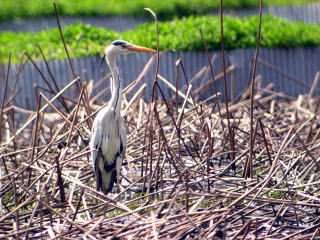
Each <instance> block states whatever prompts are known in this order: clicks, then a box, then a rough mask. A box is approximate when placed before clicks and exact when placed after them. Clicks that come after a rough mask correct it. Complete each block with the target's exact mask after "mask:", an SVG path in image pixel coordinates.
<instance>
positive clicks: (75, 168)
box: [0, 65, 320, 239]
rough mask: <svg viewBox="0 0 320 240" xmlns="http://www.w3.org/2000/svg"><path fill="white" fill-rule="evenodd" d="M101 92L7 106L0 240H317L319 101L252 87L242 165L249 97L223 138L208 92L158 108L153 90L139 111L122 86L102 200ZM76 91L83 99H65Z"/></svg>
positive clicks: (187, 94) (87, 87)
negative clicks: (122, 132) (98, 156)
mask: <svg viewBox="0 0 320 240" xmlns="http://www.w3.org/2000/svg"><path fill="white" fill-rule="evenodd" d="M148 66H149V65H147V67H148ZM207 70H209V67H207ZM258 80H259V79H257V83H259V81H258ZM102 81H104V80H102ZM158 81H165V79H163V78H162V77H159V78H158ZM99 84H101V81H100V82H98V83H97V84H96V85H95V86H93V84H92V82H90V83H85V82H82V81H81V80H80V79H79V78H75V79H74V80H73V81H71V82H70V84H69V85H67V86H66V87H65V88H64V89H61V90H60V91H58V92H56V96H55V97H53V98H52V99H47V98H46V97H45V95H44V94H41V101H40V102H41V107H39V108H38V110H37V111H36V112H27V111H26V110H23V109H20V108H18V107H16V106H14V105H13V104H12V101H11V99H12V98H10V97H8V98H7V99H4V102H5V103H6V104H4V105H3V108H1V110H2V112H3V114H2V118H1V124H2V126H3V127H2V128H1V130H2V131H1V140H2V141H1V150H0V151H1V178H0V179H1V186H0V187H1V188H0V195H1V215H0V238H1V239H4V238H6V239H22V238H26V239H28V238H29V239H47V238H51V239H70V238H84V239H110V238H112V237H113V238H114V239H116V238H118V239H143V238H144V239H165V238H167V239H220V238H222V239H223V238H225V239H244V238H245V239H317V238H319V236H320V233H319V231H318V229H319V227H320V221H319V220H320V219H319V200H320V198H319V194H320V192H319V186H320V179H319V174H318V171H319V167H320V166H319V164H320V163H319V154H320V151H319V147H320V143H319V140H318V139H319V134H320V131H319V128H318V125H319V118H318V117H317V112H319V109H318V106H319V98H312V97H311V96H300V97H299V98H298V99H292V98H290V97H287V96H285V95H284V94H282V93H275V92H272V91H271V88H272V86H268V87H266V88H260V87H259V84H256V94H255V99H254V103H255V109H254V118H253V121H254V125H253V127H254V129H253V130H254V133H253V144H254V145H253V147H254V149H253V155H252V157H250V156H251V151H250V117H249V113H250V110H249V106H250V104H249V102H250V100H249V96H250V91H247V92H245V93H243V94H242V95H241V96H239V98H238V100H237V101H234V102H232V103H231V104H229V111H230V113H229V116H230V119H229V122H230V129H231V134H230V133H229V128H228V119H227V117H226V116H227V115H226V109H225V106H224V105H223V104H222V103H221V101H220V100H219V101H217V99H219V98H217V97H216V96H217V95H213V96H212V97H210V99H206V100H204V101H200V100H197V97H198V94H200V95H201V92H202V91H205V89H192V85H189V87H188V83H186V86H185V88H184V89H185V90H184V91H182V90H181V91H178V90H175V91H172V93H173V98H172V100H170V101H164V99H163V98H162V97H161V92H160V91H159V89H157V87H155V89H157V92H158V97H157V101H154V100H151V101H150V102H146V101H145V100H143V99H142V98H140V95H141V93H142V92H143V91H144V87H145V85H142V87H141V88H140V89H138V90H137V89H135V90H134V89H133V88H132V87H129V88H126V90H125V92H126V93H125V96H124V101H123V111H122V114H123V115H124V116H125V119H126V124H127V131H128V139H129V142H128V151H127V157H126V161H125V163H124V166H123V168H122V175H123V178H122V184H121V185H122V186H121V192H120V193H113V194H110V195H108V196H105V195H103V194H102V193H100V192H97V191H96V190H95V182H94V177H93V169H92V166H91V162H90V159H89V150H88V146H87V145H88V144H87V143H88V139H89V136H90V126H91V123H92V119H93V118H94V116H95V113H96V112H97V110H99V109H100V107H101V106H102V105H103V104H94V103H95V102H96V101H95V98H94V97H93V96H92V94H91V93H92V91H93V89H94V88H95V87H96V88H97V87H99ZM52 86H54V85H53V84H52ZM76 86H77V89H78V90H79V92H80V93H79V99H73V100H72V99H68V97H66V96H65V91H66V90H67V89H68V88H71V87H76ZM168 86H169V85H168ZM203 86H205V85H203ZM171 88H172V89H174V87H172V86H171ZM52 89H54V87H52ZM100 89H101V87H100ZM313 90H316V89H315V88H314V89H313ZM104 92H105V90H103V91H102V92H101V94H104ZM130 93H135V94H134V95H130ZM193 93H198V94H197V95H196V94H193ZM98 95H100V94H98ZM177 95H179V98H178V101H177V100H176V99H177V98H176V96H177ZM58 106H59V107H58ZM62 106H64V107H62ZM22 115H24V116H26V115H27V116H29V117H28V120H26V122H25V124H20V125H19V126H17V120H16V119H17V118H18V116H22ZM230 136H231V138H230ZM230 139H231V141H230ZM230 142H231V144H232V145H233V146H232V147H231V145H230ZM230 149H234V152H231V151H230ZM251 159H252V162H251ZM245 176H248V177H245ZM250 176H252V177H250Z"/></svg>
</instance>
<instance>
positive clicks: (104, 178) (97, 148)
mask: <svg viewBox="0 0 320 240" xmlns="http://www.w3.org/2000/svg"><path fill="white" fill-rule="evenodd" d="M130 52H156V50H153V49H151V48H146V47H141V46H137V45H133V44H130V43H128V42H125V41H122V40H116V41H114V42H112V44H111V45H110V46H108V47H107V48H106V49H105V51H104V59H105V60H106V62H107V64H108V65H109V68H110V71H111V76H112V77H111V78H110V88H111V99H110V100H109V102H108V104H107V105H106V106H105V107H104V108H102V109H101V110H100V111H99V112H98V114H97V116H96V117H95V119H94V122H93V125H92V130H91V139H90V143H89V146H90V150H91V158H92V163H93V168H94V172H95V176H96V183H97V185H96V186H97V190H98V191H99V190H100V191H102V192H103V193H104V194H107V193H109V192H110V191H111V190H112V188H113V185H114V183H115V181H116V180H117V186H118V187H119V179H120V169H121V166H122V160H123V158H124V157H125V153H126V148H127V136H126V127H125V124H124V120H123V118H122V117H121V115H120V109H121V100H122V81H121V78H120V77H119V74H118V71H117V67H116V57H117V56H118V55H119V54H125V53H130Z"/></svg>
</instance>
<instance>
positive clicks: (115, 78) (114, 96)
mask: <svg viewBox="0 0 320 240" xmlns="http://www.w3.org/2000/svg"><path fill="white" fill-rule="evenodd" d="M106 60H107V63H108V64H109V67H110V70H111V75H112V77H111V78H110V88H111V99H110V101H109V104H108V105H109V106H110V107H111V108H113V109H114V111H115V112H118V113H120V109H121V102H122V86H121V85H122V84H121V81H120V77H119V74H118V71H117V67H116V56H115V55H106Z"/></svg>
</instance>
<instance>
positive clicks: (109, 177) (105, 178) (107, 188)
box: [100, 168, 117, 194]
mask: <svg viewBox="0 0 320 240" xmlns="http://www.w3.org/2000/svg"><path fill="white" fill-rule="evenodd" d="M101 180H102V181H101V185H100V189H101V191H102V192H103V193H104V194H107V193H109V192H111V190H112V188H113V185H114V183H115V182H116V181H117V170H116V168H113V169H112V170H110V171H106V170H103V172H102V174H101Z"/></svg>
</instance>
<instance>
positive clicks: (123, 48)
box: [104, 40, 156, 56]
mask: <svg viewBox="0 0 320 240" xmlns="http://www.w3.org/2000/svg"><path fill="white" fill-rule="evenodd" d="M131 52H156V50H154V49H151V48H146V47H141V46H137V45H133V44H131V43H128V42H126V41H123V40H116V41H114V42H112V43H111V45H110V46H109V47H107V48H106V49H105V51H104V53H105V55H107V56H108V55H119V54H126V53H131Z"/></svg>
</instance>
